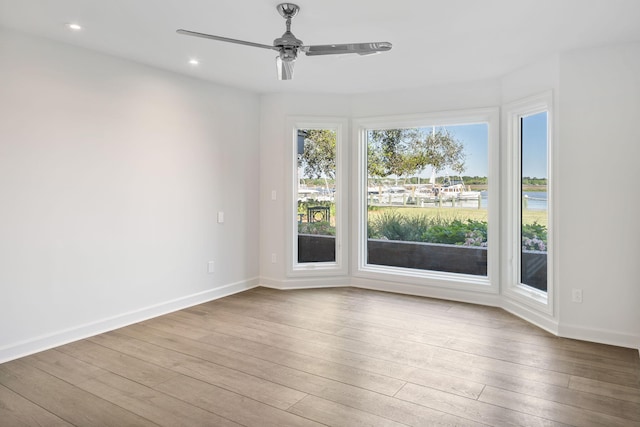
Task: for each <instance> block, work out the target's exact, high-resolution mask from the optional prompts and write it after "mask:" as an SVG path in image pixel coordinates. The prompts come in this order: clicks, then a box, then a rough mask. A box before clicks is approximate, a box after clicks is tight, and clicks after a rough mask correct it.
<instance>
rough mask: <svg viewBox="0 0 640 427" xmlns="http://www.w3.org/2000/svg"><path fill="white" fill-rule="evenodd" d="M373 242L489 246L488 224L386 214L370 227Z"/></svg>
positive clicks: (469, 220) (370, 236)
mask: <svg viewBox="0 0 640 427" xmlns="http://www.w3.org/2000/svg"><path fill="white" fill-rule="evenodd" d="M367 231H368V236H369V238H370V239H386V240H400V241H408V242H425V243H445V244H451V245H466V246H486V244H487V223H486V222H483V221H475V220H471V219H468V220H466V221H463V220H460V219H446V218H440V217H428V216H426V215H410V216H404V215H402V214H401V213H399V212H397V211H385V212H382V213H381V214H379V215H377V216H376V217H375V218H373V219H372V220H371V221H369V223H368V225H367Z"/></svg>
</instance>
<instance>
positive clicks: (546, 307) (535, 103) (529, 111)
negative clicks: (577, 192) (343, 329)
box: [502, 91, 556, 316]
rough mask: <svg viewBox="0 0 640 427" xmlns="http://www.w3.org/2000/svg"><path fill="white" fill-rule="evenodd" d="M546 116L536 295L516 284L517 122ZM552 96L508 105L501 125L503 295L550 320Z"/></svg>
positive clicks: (553, 246) (518, 249)
mask: <svg viewBox="0 0 640 427" xmlns="http://www.w3.org/2000/svg"><path fill="white" fill-rule="evenodd" d="M545 111H546V112H547V215H548V225H547V242H548V247H547V292H543V291H539V290H537V289H534V288H532V287H530V286H527V285H523V284H521V283H520V272H521V262H520V257H521V246H522V244H521V241H520V233H521V229H520V228H521V224H520V221H521V214H522V206H521V197H522V195H521V186H520V180H521V159H520V157H521V150H522V147H521V141H520V138H521V118H522V117H526V116H530V115H533V114H537V113H541V112H545ZM553 119H554V113H553V92H552V91H548V92H544V93H542V94H539V95H535V96H531V97H528V98H525V99H521V100H518V101H515V102H512V103H509V104H507V105H505V106H504V107H503V123H504V126H505V127H506V129H505V143H506V150H505V152H506V165H507V166H506V169H507V173H506V175H507V176H506V180H505V181H506V190H505V191H506V194H507V197H506V200H507V201H508V206H506V208H505V211H506V215H505V216H506V227H507V229H506V230H505V233H504V234H505V241H504V249H505V254H506V260H505V261H506V262H505V263H504V277H505V281H506V283H505V284H504V286H503V291H502V293H503V295H505V296H506V297H508V298H511V299H513V300H515V301H517V302H519V303H521V304H524V305H525V306H527V307H529V308H531V309H534V310H536V311H538V312H541V313H544V314H547V315H550V316H553V314H554V299H555V298H554V296H555V286H554V270H555V269H554V253H555V250H556V244H555V239H554V236H555V234H556V233H555V227H554V221H553V218H554V215H553V213H554V208H555V205H554V199H555V197H554V193H555V192H554V185H555V184H554V183H555V178H554V173H553V170H554V169H553V161H554V157H555V154H554V150H555V144H554V140H553V135H554V120H553Z"/></svg>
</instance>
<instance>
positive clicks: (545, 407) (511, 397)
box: [479, 386, 640, 427]
mask: <svg viewBox="0 0 640 427" xmlns="http://www.w3.org/2000/svg"><path fill="white" fill-rule="evenodd" d="M479 401H481V402H486V403H490V404H492V405H495V406H499V407H502V408H508V409H511V410H514V411H519V412H523V413H525V414H531V415H535V416H538V417H542V418H546V419H550V420H554V421H557V422H561V423H566V424H572V425H579V426H603V427H631V426H640V422H637V421H631V420H629V419H624V418H620V417H616V416H613V415H608V414H603V413H601V412H597V411H592V410H588V409H585V408H577V407H575V406H571V405H565V404H563V403H558V402H554V401H551V400H547V399H541V398H538V397H533V396H530V395H526V394H521V393H514V392H512V391H508V390H501V389H498V388H494V387H490V386H488V387H486V388H485V389H484V390H483V392H482V394H481V395H480V398H479Z"/></svg>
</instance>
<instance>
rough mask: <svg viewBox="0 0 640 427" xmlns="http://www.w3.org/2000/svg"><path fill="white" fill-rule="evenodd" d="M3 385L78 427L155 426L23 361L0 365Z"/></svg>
mask: <svg viewBox="0 0 640 427" xmlns="http://www.w3.org/2000/svg"><path fill="white" fill-rule="evenodd" d="M0 383H2V384H3V385H4V386H5V387H7V388H9V389H11V390H13V391H14V392H15V393H18V394H20V395H21V396H23V397H24V398H26V399H28V400H30V401H31V402H33V403H34V404H36V405H38V406H40V407H42V408H44V409H46V410H47V411H49V412H51V413H52V414H53V415H55V416H57V417H59V418H61V419H63V420H65V421H67V422H69V423H71V424H73V425H75V426H87V427H94V426H114V427H121V426H155V424H154V423H152V422H151V421H149V420H147V419H145V418H142V417H140V416H138V415H136V414H133V413H131V412H129V411H127V410H125V409H123V408H121V407H119V406H117V405H114V404H112V403H110V402H107V401H105V400H103V399H100V398H98V397H96V396H94V395H93V394H91V393H87V392H86V391H84V390H81V389H79V388H77V387H75V386H73V385H71V384H69V383H67V382H65V381H62V380H60V379H58V378H56V377H54V376H52V375H50V374H47V373H45V372H43V371H40V370H39V369H34V368H33V367H31V366H29V365H28V364H26V363H24V362H22V361H20V360H15V361H12V362H8V363H5V364H3V365H0Z"/></svg>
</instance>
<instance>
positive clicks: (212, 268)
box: [207, 261, 216, 274]
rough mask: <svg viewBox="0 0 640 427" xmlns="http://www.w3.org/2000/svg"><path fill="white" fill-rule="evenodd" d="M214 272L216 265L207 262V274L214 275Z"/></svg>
mask: <svg viewBox="0 0 640 427" xmlns="http://www.w3.org/2000/svg"><path fill="white" fill-rule="evenodd" d="M215 271H216V264H215V263H214V262H213V261H209V262H208V263H207V272H208V273H210V274H211V273H215Z"/></svg>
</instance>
